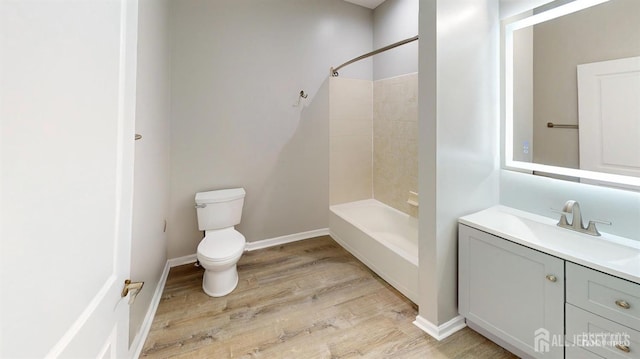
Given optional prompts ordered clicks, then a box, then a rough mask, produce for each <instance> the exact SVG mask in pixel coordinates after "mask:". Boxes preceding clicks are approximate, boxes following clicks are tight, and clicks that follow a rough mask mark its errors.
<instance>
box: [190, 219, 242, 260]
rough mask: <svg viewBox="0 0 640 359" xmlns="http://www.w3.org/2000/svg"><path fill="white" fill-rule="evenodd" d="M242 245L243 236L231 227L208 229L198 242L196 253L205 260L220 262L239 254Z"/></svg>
mask: <svg viewBox="0 0 640 359" xmlns="http://www.w3.org/2000/svg"><path fill="white" fill-rule="evenodd" d="M244 245H245V239H244V236H243V235H242V233H240V232H238V231H236V230H235V229H234V228H233V227H231V228H227V229H222V230H218V231H210V232H207V234H206V235H205V237H204V239H203V240H202V241H201V242H200V244H198V255H199V256H201V257H202V258H203V259H205V260H207V261H211V262H222V261H226V260H229V259H231V258H234V257H239V256H241V255H242V252H244Z"/></svg>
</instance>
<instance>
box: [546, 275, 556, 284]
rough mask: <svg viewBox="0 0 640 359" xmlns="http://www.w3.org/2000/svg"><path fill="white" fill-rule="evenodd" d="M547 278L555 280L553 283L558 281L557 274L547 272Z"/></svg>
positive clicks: (550, 280)
mask: <svg viewBox="0 0 640 359" xmlns="http://www.w3.org/2000/svg"><path fill="white" fill-rule="evenodd" d="M545 278H547V280H548V281H549V282H553V283H555V282H557V281H558V278H556V276H555V275H553V274H547V276H546V277H545Z"/></svg>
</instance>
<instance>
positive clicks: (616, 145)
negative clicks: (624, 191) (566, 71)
mask: <svg viewBox="0 0 640 359" xmlns="http://www.w3.org/2000/svg"><path fill="white" fill-rule="evenodd" d="M578 110H579V124H580V130H579V131H580V168H581V169H584V170H589V171H596V172H604V173H613V174H619V175H626V176H635V177H640V57H631V58H625V59H618V60H611V61H603V62H595V63H590V64H584V65H578Z"/></svg>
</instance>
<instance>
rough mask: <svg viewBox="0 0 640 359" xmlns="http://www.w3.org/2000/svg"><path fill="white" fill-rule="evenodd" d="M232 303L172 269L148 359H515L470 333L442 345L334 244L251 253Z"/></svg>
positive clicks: (196, 274)
mask: <svg viewBox="0 0 640 359" xmlns="http://www.w3.org/2000/svg"><path fill="white" fill-rule="evenodd" d="M238 272H239V275H240V281H239V284H238V287H237V288H236V289H235V291H233V292H232V293H231V294H229V295H227V296H225V297H222V298H211V297H209V296H207V295H206V294H204V292H203V291H202V288H201V285H202V273H203V270H202V269H201V268H198V267H195V266H194V265H192V264H188V265H184V266H180V267H175V268H172V269H171V272H170V273H169V277H168V279H167V284H166V287H165V289H164V292H163V295H162V299H161V301H160V305H159V306H158V310H157V313H156V316H155V318H154V320H153V324H152V326H151V331H150V333H149V336H148V338H147V341H146V343H145V346H144V349H143V352H142V355H141V357H142V358H170V357H171V358H295V359H306V358H360V357H364V358H514V356H513V355H512V354H510V353H509V352H507V351H505V350H504V349H502V348H501V347H499V346H497V345H496V344H494V343H492V342H491V341H489V340H488V339H486V338H484V337H482V336H481V335H479V334H477V333H476V332H474V331H472V330H470V329H469V328H465V329H463V330H461V331H459V332H457V333H456V334H454V335H452V336H450V337H449V338H447V339H445V340H443V341H441V342H438V341H436V340H435V339H433V338H431V337H430V336H428V335H426V334H425V333H424V332H422V331H421V330H420V329H418V328H417V327H416V326H414V325H413V324H412V322H413V320H414V319H415V317H416V315H417V311H416V307H415V305H414V304H413V303H412V302H411V301H409V300H408V299H406V298H405V297H404V296H402V295H401V294H400V293H399V292H397V291H396V290H395V289H394V288H392V287H391V286H390V285H388V284H387V283H386V282H384V281H383V280H381V279H380V278H379V277H378V276H376V275H375V274H374V273H373V272H371V271H370V270H369V269H368V268H367V267H366V266H365V265H363V264H362V263H361V262H359V261H358V260H357V259H356V258H355V257H353V256H352V255H351V254H349V253H348V252H346V251H345V250H344V249H342V247H340V246H339V245H338V244H337V243H336V242H334V241H333V240H332V239H331V238H330V237H318V238H314V239H309V240H305V241H301V242H296V243H290V244H286V245H282V246H278V247H273V248H268V249H263V250H258V251H253V252H248V253H245V254H244V255H243V256H242V258H241V259H240V262H239V263H238Z"/></svg>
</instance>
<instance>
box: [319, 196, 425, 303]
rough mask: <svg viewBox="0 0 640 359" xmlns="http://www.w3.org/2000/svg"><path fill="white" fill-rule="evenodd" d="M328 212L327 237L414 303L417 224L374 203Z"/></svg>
mask: <svg viewBox="0 0 640 359" xmlns="http://www.w3.org/2000/svg"><path fill="white" fill-rule="evenodd" d="M329 209H330V213H329V232H330V234H331V237H332V238H333V239H334V240H335V241H336V242H338V243H339V244H340V245H341V246H342V247H344V248H345V249H346V250H347V251H349V252H351V254H353V255H354V256H355V257H356V258H358V259H359V260H360V261H362V262H363V263H364V264H365V265H367V267H369V268H370V269H371V270H373V271H374V272H376V274H378V275H379V276H380V277H381V278H382V279H384V280H385V281H387V282H388V283H389V284H391V285H392V286H393V287H394V288H396V289H397V290H398V291H399V292H400V293H402V294H404V295H405V296H406V297H407V298H409V299H410V300H411V301H413V302H414V303H417V302H418V220H417V219H416V218H413V217H411V216H409V215H407V214H405V213H403V212H400V211H398V210H396V209H395V208H392V207H389V206H387V205H386V204H384V203H381V202H379V201H376V200H375V199H367V200H363V201H357V202H349V203H344V204H338V205H333V206H331V207H329Z"/></svg>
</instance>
